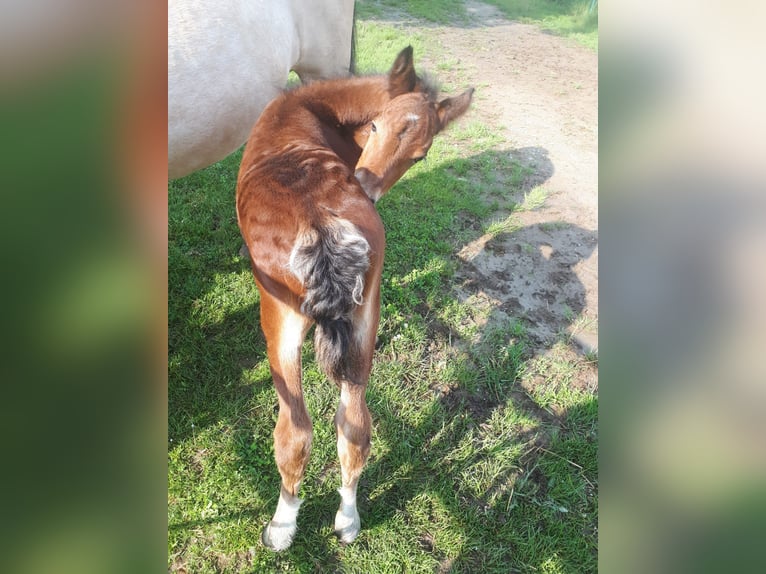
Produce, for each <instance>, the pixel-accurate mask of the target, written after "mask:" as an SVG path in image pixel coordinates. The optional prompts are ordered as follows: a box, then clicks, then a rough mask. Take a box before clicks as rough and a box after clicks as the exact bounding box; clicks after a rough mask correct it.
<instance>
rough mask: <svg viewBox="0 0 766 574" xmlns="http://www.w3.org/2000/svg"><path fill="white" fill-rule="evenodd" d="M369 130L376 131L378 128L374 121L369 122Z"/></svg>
mask: <svg viewBox="0 0 766 574" xmlns="http://www.w3.org/2000/svg"><path fill="white" fill-rule="evenodd" d="M370 131H371V132H372V133H375V132H376V131H378V128H377V127H376V126H375V122H372V123H371V124H370Z"/></svg>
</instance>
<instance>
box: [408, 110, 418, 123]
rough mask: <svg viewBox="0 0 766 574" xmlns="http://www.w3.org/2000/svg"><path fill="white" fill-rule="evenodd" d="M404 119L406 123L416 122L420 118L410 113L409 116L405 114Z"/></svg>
mask: <svg viewBox="0 0 766 574" xmlns="http://www.w3.org/2000/svg"><path fill="white" fill-rule="evenodd" d="M406 118H407V120H408V121H411V122H416V121H418V120H419V119H420V116H419V115H418V114H413V113H412V112H410V113H409V114H407V116H406Z"/></svg>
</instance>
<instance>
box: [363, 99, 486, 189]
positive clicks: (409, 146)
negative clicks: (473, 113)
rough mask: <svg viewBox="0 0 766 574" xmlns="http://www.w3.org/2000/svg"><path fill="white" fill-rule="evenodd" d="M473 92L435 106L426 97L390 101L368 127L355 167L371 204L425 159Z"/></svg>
mask: <svg viewBox="0 0 766 574" xmlns="http://www.w3.org/2000/svg"><path fill="white" fill-rule="evenodd" d="M472 97H473V88H470V89H468V90H466V91H465V92H463V93H462V94H461V95H459V96H456V97H454V98H446V99H444V100H442V101H441V102H438V103H437V102H436V101H434V100H433V99H431V98H430V97H429V95H428V94H427V93H418V92H416V93H409V94H404V95H401V96H398V97H396V98H394V99H393V100H391V102H389V104H388V105H387V106H386V107H385V109H384V110H383V112H382V113H381V114H380V115H379V116H378V117H377V118H375V120H373V122H372V123H371V124H370V126H369V130H370V133H369V138H368V139H367V143H366V144H365V146H364V149H363V150H362V155H361V156H360V158H359V161H358V162H357V164H356V172H355V175H356V178H357V179H358V180H359V183H360V184H361V185H362V188H363V189H364V191H365V193H366V194H367V195H368V196H369V197H370V199H372V201H373V202H376V201H378V199H380V198H381V197H382V196H383V194H385V193H386V192H387V191H388V190H389V189H391V186H392V185H394V184H395V183H396V182H397V181H398V180H399V178H400V177H402V175H404V172H406V171H407V170H408V169H409V168H410V167H412V166H413V164H415V163H416V162H418V161H420V160H423V159H425V158H426V154H427V153H428V150H429V149H430V147H431V143H433V139H434V136H435V135H436V134H437V133H439V132H440V131H441V130H443V129H444V128H445V127H446V126H447V124H449V123H450V122H451V121H452V120H454V119H456V118H458V117H460V116H462V115H463V114H464V113H465V111H466V110H467V109H468V106H469V105H470V104H471V98H472Z"/></svg>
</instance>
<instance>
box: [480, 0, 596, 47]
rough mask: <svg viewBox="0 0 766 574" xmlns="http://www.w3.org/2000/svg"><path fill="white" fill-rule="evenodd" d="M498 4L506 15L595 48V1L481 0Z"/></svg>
mask: <svg viewBox="0 0 766 574" xmlns="http://www.w3.org/2000/svg"><path fill="white" fill-rule="evenodd" d="M483 1H485V2H486V3H487V4H493V5H495V6H497V7H498V8H499V9H500V10H501V11H502V12H503V14H505V16H506V17H508V18H510V19H511V20H519V21H521V22H526V23H529V24H537V25H538V26H540V27H541V28H543V29H544V30H548V31H550V32H553V33H555V34H558V35H559V36H564V37H565V38H572V39H573V40H575V41H577V42H579V43H580V44H582V45H583V46H586V47H588V48H590V49H592V50H598V5H596V6H595V8H594V9H593V11H590V10H589V8H590V6H591V1H590V0H483Z"/></svg>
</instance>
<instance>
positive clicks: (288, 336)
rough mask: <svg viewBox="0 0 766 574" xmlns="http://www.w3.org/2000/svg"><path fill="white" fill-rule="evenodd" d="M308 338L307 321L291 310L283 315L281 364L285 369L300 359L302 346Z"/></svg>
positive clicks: (280, 349) (280, 342)
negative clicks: (306, 337) (305, 338)
mask: <svg viewBox="0 0 766 574" xmlns="http://www.w3.org/2000/svg"><path fill="white" fill-rule="evenodd" d="M305 336H306V319H304V318H303V317H302V316H301V315H298V313H295V312H294V311H292V310H290V311H289V312H286V313H284V314H283V315H282V326H281V329H280V332H279V362H280V363H282V365H283V367H284V366H288V365H292V364H295V362H296V361H297V360H298V359H300V353H301V344H302V343H303V339H304V337H305Z"/></svg>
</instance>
